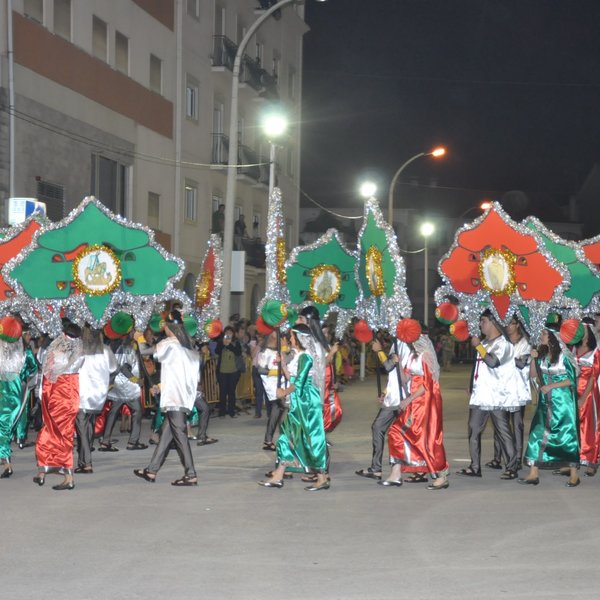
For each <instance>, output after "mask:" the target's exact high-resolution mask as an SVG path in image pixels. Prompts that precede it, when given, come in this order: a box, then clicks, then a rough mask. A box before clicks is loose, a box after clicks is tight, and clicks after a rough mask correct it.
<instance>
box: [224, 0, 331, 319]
mask: <svg viewBox="0 0 600 600" xmlns="http://www.w3.org/2000/svg"><path fill="white" fill-rule="evenodd" d="M302 1H303V0H279V2H277V3H276V4H273V6H271V7H270V8H268V9H267V10H265V12H264V13H263V14H262V15H260V17H258V19H256V21H254V23H252V25H251V26H250V27H249V28H248V31H247V32H246V35H245V36H244V37H243V38H242V41H241V42H240V45H239V46H238V49H237V52H236V54H235V60H234V61H233V76H232V80H231V110H230V115H229V156H228V158H227V190H226V194H225V223H224V232H223V273H224V274H225V276H224V277H223V282H222V287H221V318H222V319H224V320H225V322H228V321H229V312H230V311H229V306H230V300H231V279H230V274H231V252H232V250H233V225H234V217H235V210H234V208H235V192H236V183H237V179H236V176H237V164H238V132H237V127H238V123H237V121H238V99H239V88H240V68H241V64H242V57H243V55H244V51H245V50H246V46H247V45H248V42H249V41H250V39H251V38H252V36H253V35H254V33H255V32H256V30H257V29H258V28H259V27H260V26H261V25H262V24H263V23H264V22H265V21H266V20H267V19H268V18H269V17H270V16H271V15H272V14H273V13H274V12H276V11H278V10H279V9H281V8H283V7H284V6H287V5H288V4H300V3H301V2H302ZM319 1H321V2H323V1H325V0H319Z"/></svg>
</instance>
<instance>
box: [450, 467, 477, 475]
mask: <svg viewBox="0 0 600 600" xmlns="http://www.w3.org/2000/svg"><path fill="white" fill-rule="evenodd" d="M456 474H457V475H464V476H465V477H481V472H480V471H474V470H473V468H472V467H467V468H466V469H460V471H456Z"/></svg>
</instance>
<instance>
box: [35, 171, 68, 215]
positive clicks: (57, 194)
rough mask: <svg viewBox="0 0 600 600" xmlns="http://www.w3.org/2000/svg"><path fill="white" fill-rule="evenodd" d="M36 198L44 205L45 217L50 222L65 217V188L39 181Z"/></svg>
mask: <svg viewBox="0 0 600 600" xmlns="http://www.w3.org/2000/svg"><path fill="white" fill-rule="evenodd" d="M36 198H37V199H38V200H39V201H40V202H45V203H46V216H47V217H48V218H49V219H50V220H51V221H60V220H61V219H62V218H63V217H64V216H65V188H64V187H63V186H62V185H59V184H56V183H50V182H49V181H43V180H42V179H40V180H39V181H38V182H37V194H36Z"/></svg>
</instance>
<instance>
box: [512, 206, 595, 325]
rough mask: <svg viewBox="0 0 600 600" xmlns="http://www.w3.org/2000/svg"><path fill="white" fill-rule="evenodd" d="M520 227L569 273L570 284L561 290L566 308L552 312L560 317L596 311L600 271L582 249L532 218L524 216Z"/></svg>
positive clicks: (558, 306)
mask: <svg viewBox="0 0 600 600" xmlns="http://www.w3.org/2000/svg"><path fill="white" fill-rule="evenodd" d="M523 224H524V225H525V226H526V227H527V228H529V229H531V230H532V231H535V232H536V233H537V234H538V235H539V237H540V238H541V240H542V242H543V244H544V247H545V248H546V250H548V252H549V253H550V254H551V255H552V257H553V258H554V259H555V260H556V261H558V262H560V263H561V264H562V265H564V267H565V268H566V269H567V270H568V271H569V278H570V283H569V286H568V287H567V288H565V290H564V297H565V299H566V302H565V303H564V304H565V306H560V305H557V306H555V307H554V309H555V310H557V311H558V312H560V313H561V315H562V316H563V317H569V316H575V317H580V316H582V315H585V314H593V313H594V312H597V307H598V306H599V295H600V272H599V271H598V269H597V268H596V267H595V265H594V263H593V262H591V261H590V260H589V259H588V258H587V256H586V253H585V252H584V249H583V247H582V246H581V245H580V244H578V243H576V242H571V241H568V240H565V239H563V238H561V237H560V236H558V235H556V234H555V233H554V232H552V231H551V230H550V229H548V228H547V227H546V226H545V225H544V224H543V223H542V222H541V221H539V220H538V219H536V218H535V217H527V219H525V220H524V221H523ZM569 301H572V302H569Z"/></svg>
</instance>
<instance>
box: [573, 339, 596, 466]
mask: <svg viewBox="0 0 600 600" xmlns="http://www.w3.org/2000/svg"><path fill="white" fill-rule="evenodd" d="M590 335H592V334H591V332H590ZM576 359H577V365H578V367H579V378H578V379H577V397H578V398H581V396H582V395H583V394H584V393H585V389H586V387H587V386H588V383H589V382H590V380H591V381H592V389H591V391H590V393H589V394H588V395H587V397H586V398H584V399H583V402H582V404H581V406H580V408H579V420H580V422H579V434H580V442H581V450H580V462H581V464H582V465H585V466H587V467H592V468H593V469H596V468H597V467H598V454H599V451H600V449H599V442H600V439H599V435H600V431H599V429H598V427H599V423H598V415H599V413H600V390H599V389H598V376H599V375H600V350H599V349H598V348H596V349H594V350H591V351H590V352H586V353H585V354H584V355H583V356H576Z"/></svg>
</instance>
